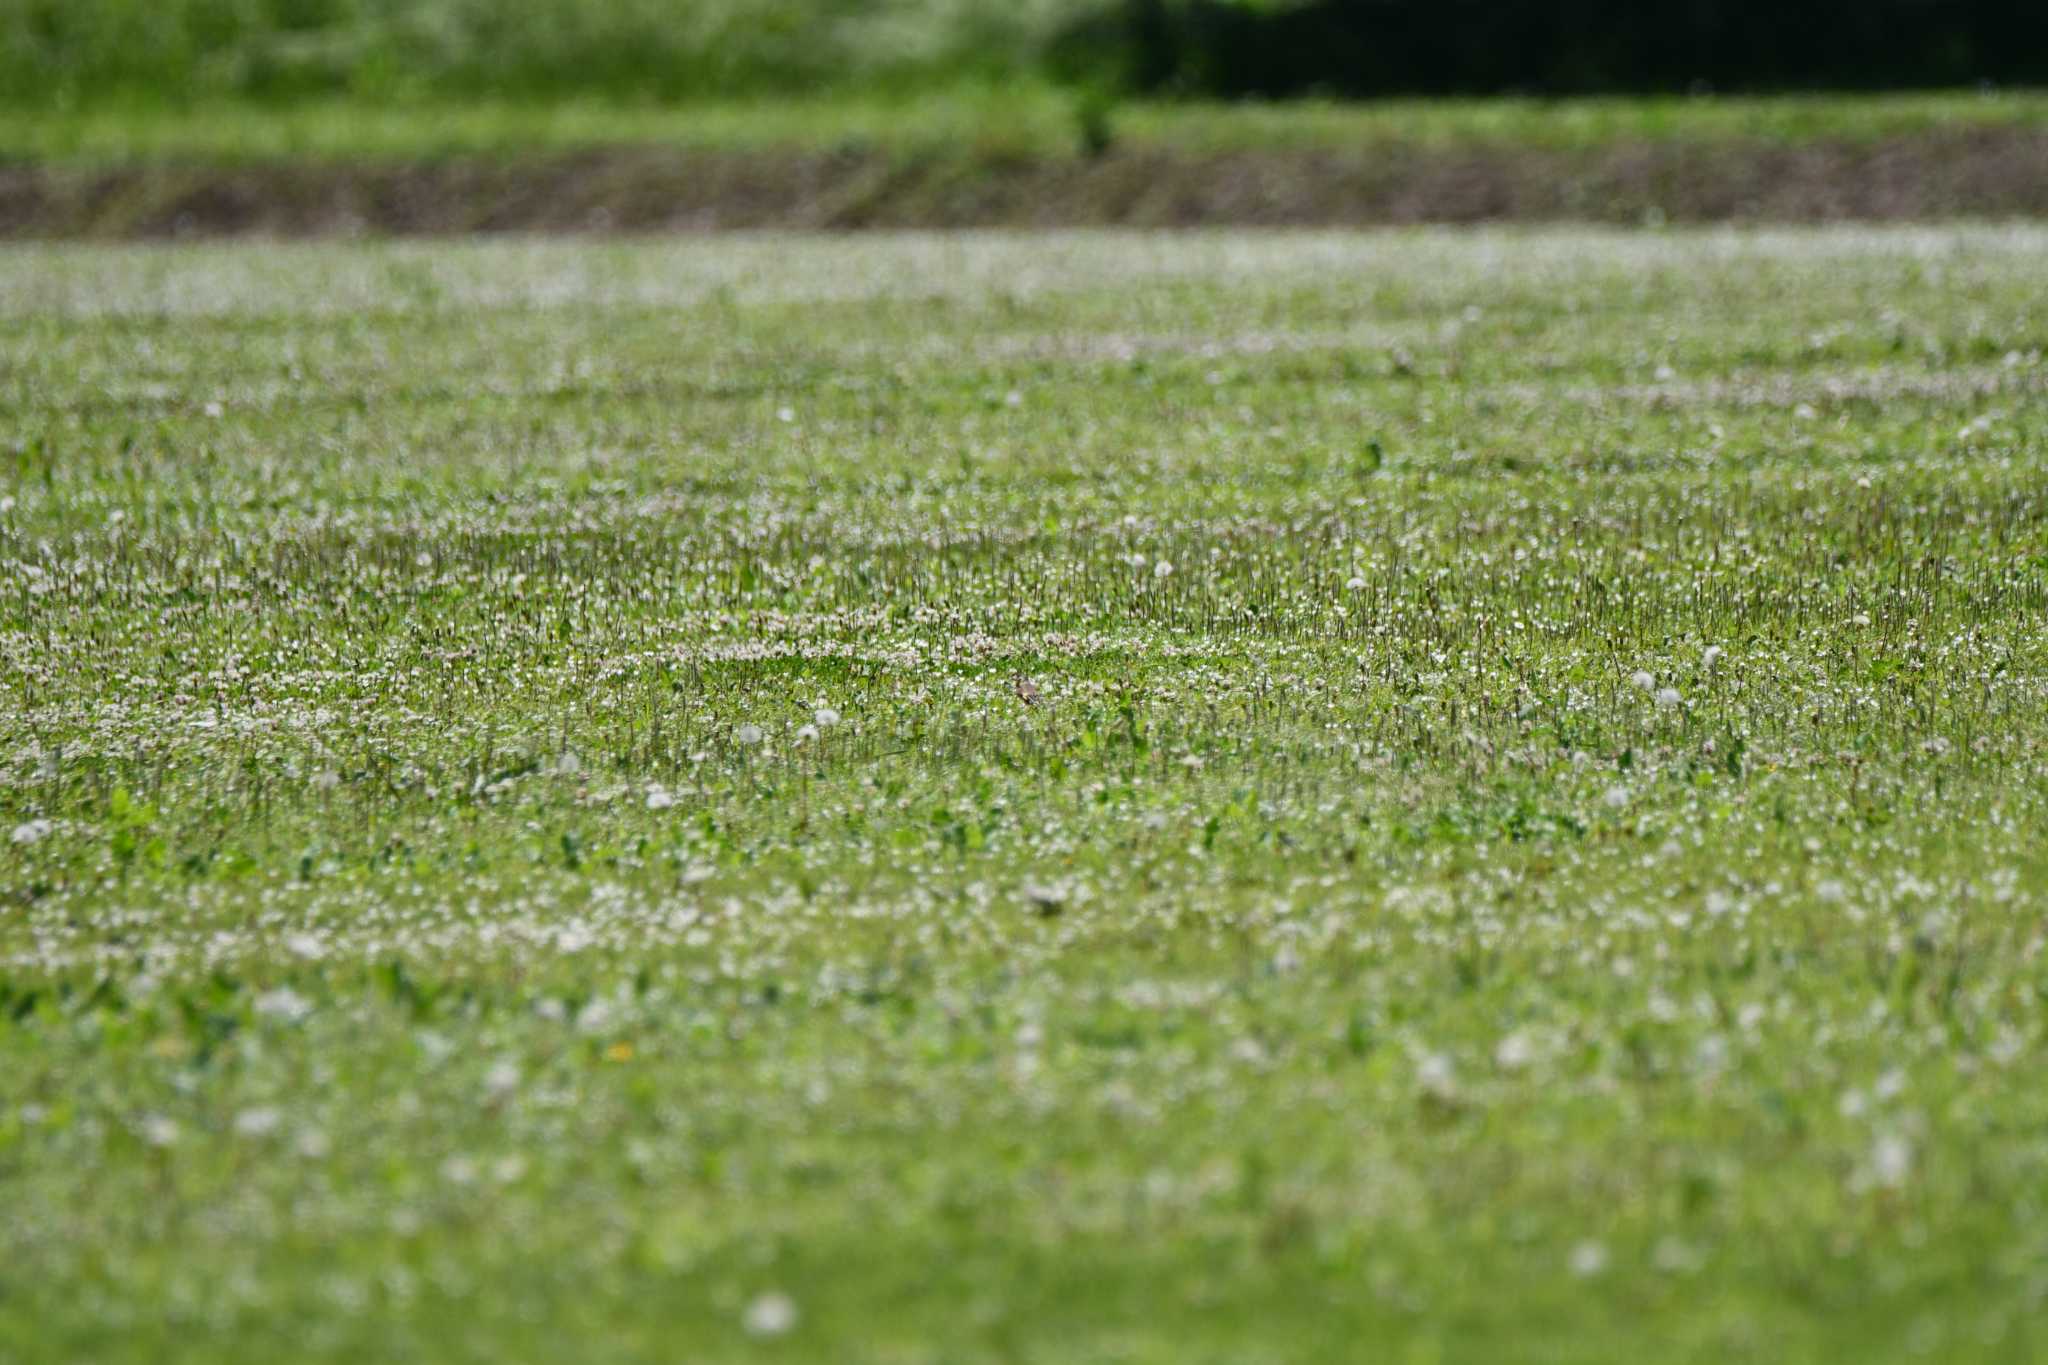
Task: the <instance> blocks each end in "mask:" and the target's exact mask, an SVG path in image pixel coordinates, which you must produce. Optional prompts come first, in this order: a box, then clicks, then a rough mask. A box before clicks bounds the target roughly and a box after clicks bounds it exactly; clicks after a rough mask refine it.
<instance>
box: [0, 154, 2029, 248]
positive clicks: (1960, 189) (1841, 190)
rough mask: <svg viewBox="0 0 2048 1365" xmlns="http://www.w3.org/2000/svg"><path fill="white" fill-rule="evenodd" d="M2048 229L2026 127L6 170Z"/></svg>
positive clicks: (1195, 215)
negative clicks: (1543, 140) (1735, 138)
mask: <svg viewBox="0 0 2048 1365" xmlns="http://www.w3.org/2000/svg"><path fill="white" fill-rule="evenodd" d="M2044 216H2048V132H2043V131H2039V130H2033V129H2024V128H2009V129H1984V130H1974V131H1968V132H1955V133H1931V134H1924V135H1916V136H1910V137H1900V138H1893V139H1888V140H1882V141H1875V142H1859V141H1831V142H1815V143H1808V144H1800V145H1784V144H1777V143H1756V142H1727V141H1720V142H1679V141H1673V142H1635V143H1619V144H1614V145H1611V146H1605V147H1600V148H1594V149H1581V150H1560V149H1545V148H1516V147H1511V146H1505V145H1498V144H1474V145H1470V146H1464V147H1449V148H1446V147H1424V146H1417V145H1404V144H1385V143H1381V144H1374V145H1361V146H1358V147H1355V148H1336V147H1331V148H1314V149H1302V148H1269V149H1259V150H1237V151H1222V152H1205V151H1198V150H1192V149H1181V148H1171V147H1157V146H1138V145H1133V146H1129V147H1119V148H1112V149H1111V150H1109V151H1107V152H1105V153H1103V154H1102V155H1099V156H1094V157H1079V156H1076V157H1065V158H1060V157H1027V156H1019V155H994V154H981V153H976V152H972V151H967V150H962V151H958V152H933V153H926V154H923V155H916V156H912V155H906V154H902V153H890V152H881V151H860V150H846V151H835V152H803V151H790V152H785V153H761V152H758V151H748V152H738V151H718V150H705V149H676V148H647V147H636V148H618V149H610V150H596V151H587V152H579V153H574V154H563V155H553V156H537V157H532V158H504V157H494V158H484V157H476V158H455V159H443V160H436V161H431V162H419V163H409V164H389V163H382V164H365V163H337V162H282V163H271V164H257V165H245V166H235V167H219V166H207V165H190V164H158V165H146V166H134V167H115V168H96V169H85V168H79V167H64V166H43V165H23V164H16V165H12V166H0V236H4V237H10V238H16V239H21V238H64V237H87V238H143V239H146V238H161V237H177V236H233V235H260V236H275V237H298V236H332V235H346V234H354V233H368V234H376V235H448V234H464V233H476V232H523V233H660V232H702V231H715V230H723V229H770V228H772V229H799V230H803V229H808V230H840V229H861V228H914V227H924V228H933V227H1087V226H1100V227H1110V226H1117V227H1199V226H1212V225H1213V226H1223V225H1233V226H1259V225H1264V226H1276V227H1278V226H1293V227H1336V226H1349V225H1368V224H1400V223H1428V222H1442V223H1479V222H1515V221H1528V222H1544V221H1551V222H1554V221H1580V222H1602V223H1639V222H1643V221H1653V222H1654V221H1660V220H1661V221H1668V222H1719V221H1728V222H1743V221H1747V222H1774V223H1807V222H1838V221H1873V222H1881V221H1901V220H1926V219H1939V218H1955V217H1973V218H2033V217H2044Z"/></svg>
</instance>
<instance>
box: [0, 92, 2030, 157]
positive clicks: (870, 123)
mask: <svg viewBox="0 0 2048 1365" xmlns="http://www.w3.org/2000/svg"><path fill="white" fill-rule="evenodd" d="M1082 107H1083V105H1082V102H1081V101H1080V100H1079V99H1078V97H1077V96H1075V95H1074V94H1073V93H1072V92H1068V91H1062V90H1059V89H1057V88H1055V87H1052V86H1046V85H1039V84H1034V83H1030V82H1016V83H1011V84H1009V85H1007V86H1005V87H1002V88H1000V89H998V88H993V87H985V86H979V85H972V84H967V85H957V86H952V87H947V88H942V89H936V90H926V91H922V92H918V93H904V94H895V95H877V94H851V93H848V94H831V95H823V96H811V97H801V96H799V97H790V98H783V99H776V100H761V99H748V100H716V99H712V100H695V101H690V102H686V103H683V104H640V105H635V104H621V103H614V102H599V101H590V100H574V99H571V100H560V101H552V100H531V99H529V100H519V101H505V100H498V101H481V102H465V103H460V104H449V103H438V102H434V101H431V100H427V101H417V100H415V101H399V102H388V101H372V100H362V99H315V100H309V101H304V102H299V103H291V104H281V105H265V104H252V103H247V102H236V101H210V102H200V103H196V104H191V105H184V106H173V107H165V106H164V105H162V104H161V103H159V102H155V101H146V102H141V103H123V102H120V101H111V102H109V101H104V100H102V101H94V102H89V103H85V104H82V105H79V106H76V107H72V108H63V109H42V108H35V109H26V108H14V109H9V108H6V107H5V106H0V160H11V161H21V162H37V163H42V164H50V165H86V166H104V165H136V164H149V163H156V162H204V163H215V164H227V165H234V164H240V163H260V162H277V161H294V160H302V161H303V160H311V161H330V162H331V161H358V160H367V161H414V160H433V159H436V158H441V157H448V156H458V155H472V156H492V157H505V158H512V157H520V156H528V155H535V154H547V153H559V152H572V151H586V150H593V149H604V148H616V147H647V146H679V147H693V148H713V149H733V150H742V151H744V150H774V151H789V150H832V149H838V148H862V149H871V148H880V149H890V150H900V151H906V152H921V151H930V150H949V151H956V152H957V151H970V152H972V151H980V152H984V153H988V154H1004V153H1010V154H1022V155H1035V156H1072V155H1075V154H1077V153H1078V152H1079V151H1080V150H1081V149H1082V136H1081V132H1082V116H1081V115H1082ZM1106 117H1107V126H1108V128H1109V130H1110V132H1111V135H1112V136H1113V137H1114V138H1115V139H1116V140H1117V141H1118V142H1119V143H1120V144H1122V145H1125V146H1136V147H1160V148H1170V149H1176V150H1181V151H1188V152H1236V151H1260V150H1271V149H1296V148H1311V149H1313V148H1332V149H1353V148H1358V147H1361V146H1364V147H1371V146H1374V145H1378V144H1399V145H1404V146H1422V147H1429V148H1442V149H1456V148H1469V147H1530V148H1541V149H1559V150H1597V149H1601V148H1607V147H1613V146H1616V145H1626V144H1632V143H1644V142H1648V143H1662V142H1686V141H1691V142H1707V141H1718V142H1735V143H1745V144H1791V145H1798V144H1801V143H1810V142H1816V141H1843V142H1850V143H1860V142H1872V141H1879V140H1883V139H1887V138H1897V137H1906V136H1914V135H1922V134H1928V133H1935V132H1961V131H1966V130H1971V129H1990V130H1995V129H2023V130H2037V129H2041V128H2044V127H2048V94H2043V93H2040V92H2036V91H2000V92H1997V93H1994V94H1979V93H1976V92H1934V93H1925V94H1891V95H1792V96H1772V97H1744V98H1732V97H1724V98H1713V99H1679V98H1579V99H1559V100H1514V99H1490V100H1476V99H1475V100H1385V101H1378V102H1373V103H1366V104H1340V103H1317V102H1313V101H1311V102H1303V103H1289V104H1236V105H1228V104H1201V103H1184V104H1171V103H1166V104H1162V103H1148V102H1129V103H1124V104H1120V105H1114V106H1111V107H1109V108H1108V111H1107V114H1106Z"/></svg>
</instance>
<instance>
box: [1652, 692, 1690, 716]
mask: <svg viewBox="0 0 2048 1365" xmlns="http://www.w3.org/2000/svg"><path fill="white" fill-rule="evenodd" d="M1684 700H1685V698H1683V697H1681V696H1679V695H1678V689H1677V688H1675V687H1663V688H1659V689H1658V690H1657V705H1659V706H1661V707H1663V708H1664V709H1665V710H1667V711H1669V710H1670V709H1671V708H1672V707H1674V706H1676V705H1678V704H1679V703H1680V702H1682V701H1684Z"/></svg>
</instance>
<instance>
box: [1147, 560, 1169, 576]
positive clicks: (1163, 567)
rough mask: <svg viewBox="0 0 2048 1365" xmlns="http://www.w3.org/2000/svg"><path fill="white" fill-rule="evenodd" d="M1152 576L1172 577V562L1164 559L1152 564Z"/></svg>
mask: <svg viewBox="0 0 2048 1365" xmlns="http://www.w3.org/2000/svg"><path fill="white" fill-rule="evenodd" d="M1152 576H1153V577H1154V578H1171V577H1173V562H1172V561H1171V560H1166V559H1162V560H1160V561H1159V562H1158V563H1157V564H1154V565H1153V566H1152Z"/></svg>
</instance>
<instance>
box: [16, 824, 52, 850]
mask: <svg viewBox="0 0 2048 1365" xmlns="http://www.w3.org/2000/svg"><path fill="white" fill-rule="evenodd" d="M55 828H56V826H55V825H52V824H51V823H50V822H49V821H48V820H25V821H23V822H22V823H21V824H18V825H16V826H15V827H14V834H13V836H12V837H13V840H14V842H15V844H16V845H17V846H19V847H22V848H26V847H28V846H29V845H30V844H37V843H41V842H42V841H43V840H44V839H47V838H49V837H50V831H51V830H53V829H55Z"/></svg>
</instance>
